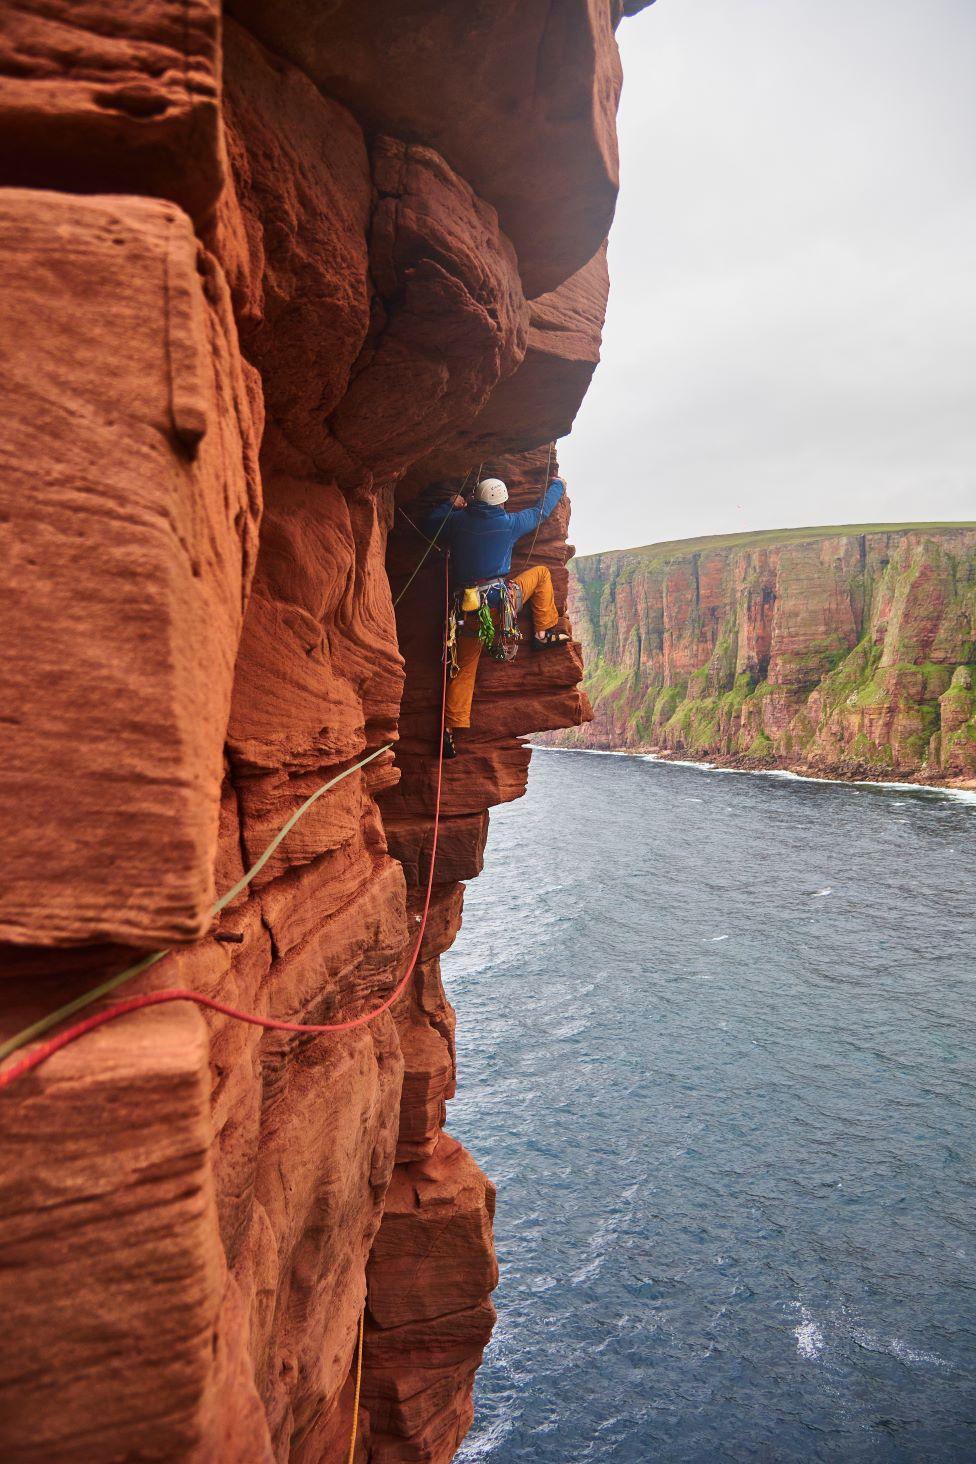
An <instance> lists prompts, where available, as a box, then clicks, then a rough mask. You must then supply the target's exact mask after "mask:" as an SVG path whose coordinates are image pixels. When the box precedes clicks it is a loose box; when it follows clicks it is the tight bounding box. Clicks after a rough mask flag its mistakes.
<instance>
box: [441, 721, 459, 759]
mask: <svg viewBox="0 0 976 1464" xmlns="http://www.w3.org/2000/svg"><path fill="white" fill-rule="evenodd" d="M442 755H443V756H444V757H457V748H456V747H455V746H454V737H453V735H452V733H451V729H450V727H445V728H444V742H443V754H442Z"/></svg>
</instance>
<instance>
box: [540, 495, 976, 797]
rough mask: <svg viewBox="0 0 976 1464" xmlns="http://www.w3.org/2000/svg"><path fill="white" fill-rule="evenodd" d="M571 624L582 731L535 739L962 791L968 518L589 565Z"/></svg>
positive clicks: (975, 602)
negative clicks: (585, 715)
mask: <svg viewBox="0 0 976 1464" xmlns="http://www.w3.org/2000/svg"><path fill="white" fill-rule="evenodd" d="M570 615H571V617H572V621H573V627H574V632H575V634H576V636H577V637H578V638H579V639H580V640H581V641H582V644H583V648H584V654H585V658H586V666H587V671H586V679H585V682H584V686H585V688H586V690H587V692H588V694H589V697H590V700H591V702H592V705H593V720H592V721H591V722H589V723H588V724H587V725H586V726H584V727H579V728H574V729H573V730H571V731H569V732H564V733H557V734H554V735H552V736H550V737H548V738H547V739H546V741H548V742H549V743H551V744H552V745H556V746H563V747H590V748H619V749H624V750H634V751H637V750H645V751H658V752H660V753H662V754H665V755H669V754H670V755H675V756H685V757H694V758H707V759H710V760H717V761H722V762H728V763H733V764H736V765H739V766H745V767H751V766H754V767H770V766H780V767H789V768H793V769H796V770H799V771H808V772H813V773H820V774H822V775H824V776H828V777H864V776H870V777H879V776H880V777H906V778H915V779H918V780H920V781H936V782H961V783H968V782H971V781H973V780H976V690H974V688H976V523H974V524H891V525H870V524H860V525H849V526H843V527H835V528H810V529H788V530H783V531H781V532H776V531H769V532H763V533H756V534H732V535H728V536H725V537H716V538H707V539H689V540H677V541H673V542H671V543H667V544H652V545H649V546H648V547H646V548H643V549H628V550H617V551H613V552H610V553H605V554H593V555H588V556H586V557H584V558H580V559H576V560H574V561H573V562H572V563H571V565H570Z"/></svg>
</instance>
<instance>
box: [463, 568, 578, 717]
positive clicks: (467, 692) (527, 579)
mask: <svg viewBox="0 0 976 1464" xmlns="http://www.w3.org/2000/svg"><path fill="white" fill-rule="evenodd" d="M511 583H512V584H516V585H518V586H519V588H520V589H521V591H522V604H523V605H528V606H529V607H530V608H531V610H532V629H533V630H534V631H535V632H536V634H540V633H541V632H542V631H544V630H551V629H552V627H553V626H554V625H555V624H556V622H557V620H558V619H559V612H558V610H557V609H556V601H555V599H554V597H553V593H552V575H551V574H550V573H549V571H548V569H546V567H545V565H544V564H537V565H535V566H534V568H532V569H526V570H523V571H522V573H521V574H517V575H515V576H514V578H513V579H512V581H511ZM457 659H458V671H457V675H456V676H455V677H453V678H452V679H451V680H450V681H449V682H448V683H447V726H448V727H450V728H451V730H452V731H454V730H455V729H456V728H458V727H470V726H471V703H472V701H473V699H474V683H475V680H476V678H477V675H478V662H479V661H480V660H481V640H480V639H479V637H478V636H476V635H459V636H458V638H457Z"/></svg>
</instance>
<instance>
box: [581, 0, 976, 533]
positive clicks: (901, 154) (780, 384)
mask: <svg viewBox="0 0 976 1464" xmlns="http://www.w3.org/2000/svg"><path fill="white" fill-rule="evenodd" d="M619 39H620V46H621V51H622V53H623V61H624V74H625V81H624V94H623V102H622V107H621V114H620V143H621V165H622V179H623V181H622V189H621V197H620V202H619V204H618V208H617V218H616V221H615V223H614V227H613V233H612V235H611V245H610V272H611V293H610V311H609V316H608V319H607V327H606V331H605V335H604V346H603V362H602V364H601V365H600V367H599V368H598V369H597V373H596V376H595V378H594V381H593V385H592V387H591V389H590V393H589V395H588V397H587V399H586V401H585V402H584V403H583V407H582V409H581V411H580V414H579V416H578V417H577V420H576V425H575V427H574V429H573V434H572V436H571V437H570V438H569V439H565V440H564V441H563V442H562V443H561V444H560V449H559V451H560V461H561V464H562V466H563V469H564V471H565V472H566V475H567V477H568V479H569V482H570V492H571V494H572V498H573V526H572V535H571V537H572V538H573V540H574V541H575V543H576V545H577V547H578V549H579V552H580V553H582V554H586V553H592V552H593V551H595V550H598V549H609V548H625V547H627V546H631V545H637V544H646V543H651V542H653V541H655V540H658V539H670V538H677V537H684V536H688V535H697V534H708V533H728V532H734V531H737V530H741V529H759V528H779V527H785V526H788V525H805V524H829V523H857V522H870V521H879V520H902V519H912V518H916V519H929V518H932V519H943V518H945V519H962V518H973V519H976V0H820V3H811V0H657V4H656V5H654V6H653V7H652V8H651V9H650V10H647V11H645V12H643V13H642V14H640V15H638V16H636V17H635V18H634V19H633V20H629V21H624V22H623V24H622V25H621V28H620V32H619Z"/></svg>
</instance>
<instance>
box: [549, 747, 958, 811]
mask: <svg viewBox="0 0 976 1464" xmlns="http://www.w3.org/2000/svg"><path fill="white" fill-rule="evenodd" d="M560 750H563V749H560ZM629 755H630V754H628V756H629ZM636 755H637V756H639V757H641V758H643V760H644V762H653V763H662V764H663V765H664V766H665V767H673V768H700V769H701V770H702V772H705V773H731V774H737V775H739V776H741V777H744V778H785V779H787V780H788V781H790V782H794V783H830V784H831V785H832V786H833V787H835V788H847V789H848V790H849V791H850V792H851V793H856V792H857V790H858V789H859V788H885V789H887V790H890V791H891V792H902V793H941V794H943V795H944V797H946V798H954V799H956V800H958V801H959V802H960V803H972V804H976V789H974V788H945V787H943V786H942V784H941V783H889V782H887V781H886V780H885V779H883V778H878V779H875V778H858V779H856V780H853V779H848V778H818V777H814V776H813V775H812V774H810V773H795V772H793V770H792V768H723V767H720V766H719V765H718V764H717V763H710V762H696V761H694V760H693V759H691V758H678V757H661V756H660V754H659V753H656V752H643V753H639V754H636Z"/></svg>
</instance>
